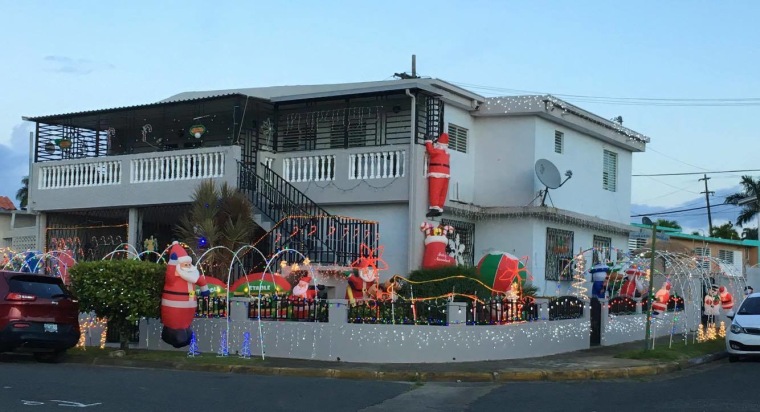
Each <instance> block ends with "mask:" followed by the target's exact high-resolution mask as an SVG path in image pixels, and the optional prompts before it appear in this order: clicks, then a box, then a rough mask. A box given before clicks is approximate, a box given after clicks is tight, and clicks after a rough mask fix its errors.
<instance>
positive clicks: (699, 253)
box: [694, 247, 710, 269]
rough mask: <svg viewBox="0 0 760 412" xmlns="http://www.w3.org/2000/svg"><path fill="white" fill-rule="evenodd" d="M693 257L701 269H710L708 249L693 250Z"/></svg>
mask: <svg viewBox="0 0 760 412" xmlns="http://www.w3.org/2000/svg"><path fill="white" fill-rule="evenodd" d="M694 255H695V256H696V257H697V264H698V265H699V267H700V268H702V269H710V248H709V247H698V248H695V249H694Z"/></svg>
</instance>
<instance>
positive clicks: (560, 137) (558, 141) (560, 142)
mask: <svg viewBox="0 0 760 412" xmlns="http://www.w3.org/2000/svg"><path fill="white" fill-rule="evenodd" d="M564 149H565V134H564V133H562V132H560V131H559V130H555V131H554V153H560V154H561V153H562V152H564Z"/></svg>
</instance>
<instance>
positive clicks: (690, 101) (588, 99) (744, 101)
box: [450, 81, 760, 106]
mask: <svg viewBox="0 0 760 412" xmlns="http://www.w3.org/2000/svg"><path fill="white" fill-rule="evenodd" d="M450 83H452V84H455V85H457V86H461V87H464V88H469V89H479V90H485V91H490V92H494V93H508V94H534V95H535V94H538V95H542V94H551V95H552V96H556V97H562V98H567V99H569V100H575V101H580V102H584V103H601V104H611V105H631V106H759V105H760V97H728V98H725V97H724V98H655V97H612V96H590V95H580V94H567V93H549V92H542V91H535V90H522V89H510V88H503V87H495V86H486V85H477V84H471V83H463V82H453V81H452V82H450Z"/></svg>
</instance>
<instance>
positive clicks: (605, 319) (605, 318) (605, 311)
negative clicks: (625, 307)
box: [599, 298, 610, 346]
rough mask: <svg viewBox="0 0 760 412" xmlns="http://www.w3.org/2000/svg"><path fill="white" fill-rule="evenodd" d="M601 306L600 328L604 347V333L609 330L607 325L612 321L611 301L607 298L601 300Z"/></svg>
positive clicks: (601, 342) (601, 341)
mask: <svg viewBox="0 0 760 412" xmlns="http://www.w3.org/2000/svg"><path fill="white" fill-rule="evenodd" d="M599 304H601V305H602V311H601V312H602V313H601V315H600V316H601V320H602V322H601V326H600V327H599V335H600V339H599V340H600V344H601V345H602V346H604V331H605V330H607V323H609V321H610V300H609V299H607V298H604V299H599Z"/></svg>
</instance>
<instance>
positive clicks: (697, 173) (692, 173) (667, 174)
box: [631, 169, 760, 177]
mask: <svg viewBox="0 0 760 412" xmlns="http://www.w3.org/2000/svg"><path fill="white" fill-rule="evenodd" d="M743 172H760V169H742V170H716V171H714V172H682V173H650V174H638V175H631V177H653V176H687V175H702V174H705V173H708V174H718V173H743Z"/></svg>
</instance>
